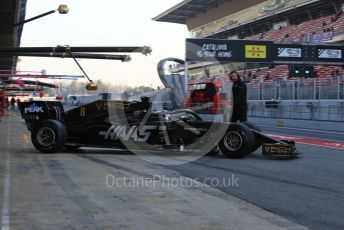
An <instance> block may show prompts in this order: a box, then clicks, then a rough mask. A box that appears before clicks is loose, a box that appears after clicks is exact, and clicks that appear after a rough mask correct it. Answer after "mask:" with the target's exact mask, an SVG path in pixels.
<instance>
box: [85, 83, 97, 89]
mask: <svg viewBox="0 0 344 230" xmlns="http://www.w3.org/2000/svg"><path fill="white" fill-rule="evenodd" d="M85 88H86V90H88V91H96V90H97V89H98V86H97V85H96V84H95V83H93V82H90V83H88V84H87V85H86V87H85Z"/></svg>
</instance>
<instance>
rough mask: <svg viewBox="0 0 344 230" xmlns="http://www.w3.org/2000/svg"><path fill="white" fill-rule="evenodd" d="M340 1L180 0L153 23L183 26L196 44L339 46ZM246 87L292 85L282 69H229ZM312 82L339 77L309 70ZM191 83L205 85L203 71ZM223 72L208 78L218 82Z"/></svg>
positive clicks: (335, 70)
mask: <svg viewBox="0 0 344 230" xmlns="http://www.w3.org/2000/svg"><path fill="white" fill-rule="evenodd" d="M343 10H344V0H333V1H332V0H331V1H322V0H269V1H263V0H253V1H252V0H250V1H248V0H246V1H245V0H241V1H238V0H231V1H229V0H227V1H226V0H212V1H207V0H185V1H183V2H181V3H180V4H178V5H177V6H175V7H173V8H171V9H169V10H167V11H166V12H164V13H162V14H160V15H159V16H157V17H155V18H154V20H156V21H163V22H171V23H179V24H185V25H187V27H188V29H189V30H190V33H191V36H192V37H196V38H218V39H247V40H271V41H281V42H288V43H289V42H290V43H292V42H304V43H308V42H310V43H320V42H327V43H339V42H341V41H343V40H344V14H343ZM233 68H235V70H239V72H240V73H241V74H242V75H243V76H244V77H245V79H248V81H257V82H260V81H262V80H263V81H264V80H266V81H271V80H273V79H275V80H276V79H280V80H295V79H294V78H293V77H292V76H291V73H290V68H289V67H288V66H287V65H281V66H274V67H271V66H267V65H266V64H261V65H259V64H258V65H254V67H252V64H251V65H242V64H241V65H238V64H236V65H230V66H222V67H221V69H224V70H225V71H230V70H233ZM313 68H314V72H315V74H314V77H317V78H329V77H334V76H338V75H343V73H344V71H343V68H342V67H340V66H314V67H313ZM194 72H198V73H200V74H196V75H192V77H191V78H190V81H192V82H200V81H206V80H209V79H207V76H206V75H205V74H204V73H202V71H200V70H199V71H194ZM222 72H223V71H219V70H216V69H215V70H214V71H213V72H212V75H213V78H212V79H214V80H217V81H223V80H224V78H225V76H224V74H223V73H222Z"/></svg>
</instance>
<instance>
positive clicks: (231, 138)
mask: <svg viewBox="0 0 344 230" xmlns="http://www.w3.org/2000/svg"><path fill="white" fill-rule="evenodd" d="M254 147H255V137H254V134H253V132H252V131H251V129H250V128H248V127H247V126H245V125H243V124H230V125H229V127H228V130H227V132H226V134H225V136H224V137H223V138H222V140H221V141H220V142H219V148H220V150H221V152H222V153H223V154H224V155H225V156H226V157H228V158H233V159H240V158H243V157H245V156H247V155H249V154H250V153H252V152H253V149H254Z"/></svg>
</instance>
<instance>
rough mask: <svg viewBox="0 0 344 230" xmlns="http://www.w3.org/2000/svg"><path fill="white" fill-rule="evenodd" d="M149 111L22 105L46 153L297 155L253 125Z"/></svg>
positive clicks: (119, 104) (145, 106)
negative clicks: (86, 149) (94, 150)
mask: <svg viewBox="0 0 344 230" xmlns="http://www.w3.org/2000/svg"><path fill="white" fill-rule="evenodd" d="M151 107H152V103H151V102H150V98H148V97H144V98H142V99H141V101H133V102H127V101H106V100H98V101H94V102H91V103H89V104H86V105H84V106H79V107H76V108H73V109H71V110H69V111H64V107H63V105H62V104H61V102H57V101H31V102H22V103H20V104H19V108H20V112H21V115H22V117H23V119H25V121H26V125H27V127H28V129H29V130H30V132H31V139H32V143H33V145H34V146H35V148H36V149H37V150H39V151H41V152H43V153H56V152H59V151H62V150H63V149H64V148H66V149H67V150H76V149H78V148H79V147H99V148H120V149H127V150H129V151H133V150H137V149H139V150H145V151H151V150H152V149H154V150H157V149H158V150H161V152H162V153H163V154H164V153H167V152H168V151H174V152H176V151H179V152H185V151H188V152H193V153H194V152H204V155H205V154H208V153H214V152H216V150H217V149H219V150H220V151H221V152H222V153H223V154H224V155H225V156H227V157H229V158H243V157H245V156H247V155H248V154H250V153H252V152H254V151H256V150H257V149H258V148H260V147H261V146H262V145H263V154H266V155H282V156H288V157H294V156H296V155H297V153H296V148H295V143H294V142H290V141H279V140H275V139H272V138H270V137H268V136H266V135H263V134H262V133H261V132H260V130H259V128H258V127H256V126H255V125H253V124H251V123H235V124H234V123H226V122H211V121H204V120H203V119H202V118H201V116H200V115H198V114H197V113H195V112H193V111H191V110H177V111H173V112H167V111H163V112H152V111H151ZM152 147H154V148H152Z"/></svg>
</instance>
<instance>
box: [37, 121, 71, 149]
mask: <svg viewBox="0 0 344 230" xmlns="http://www.w3.org/2000/svg"><path fill="white" fill-rule="evenodd" d="M31 140H32V144H33V145H34V146H35V148H36V149H37V150H39V151H40V152H43V153H56V152H59V151H61V150H62V149H63V146H64V145H65V143H66V140H67V132H66V129H65V127H64V125H63V124H62V123H61V122H59V121H56V120H45V121H42V122H40V123H38V124H37V125H35V127H34V129H33V130H32V132H31Z"/></svg>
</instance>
